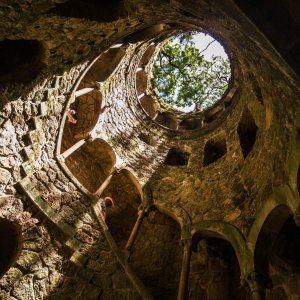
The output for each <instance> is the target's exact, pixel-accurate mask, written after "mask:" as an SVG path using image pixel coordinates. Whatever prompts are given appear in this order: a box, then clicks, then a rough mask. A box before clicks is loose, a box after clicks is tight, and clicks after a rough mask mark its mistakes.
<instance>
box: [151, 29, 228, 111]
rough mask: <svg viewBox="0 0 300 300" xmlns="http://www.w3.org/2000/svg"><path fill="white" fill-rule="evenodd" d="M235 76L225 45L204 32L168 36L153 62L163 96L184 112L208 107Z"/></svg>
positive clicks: (155, 81)
mask: <svg viewBox="0 0 300 300" xmlns="http://www.w3.org/2000/svg"><path fill="white" fill-rule="evenodd" d="M230 76H231V67H230V61H229V58H228V56H227V54H226V52H225V50H224V48H223V46H222V45H221V44H220V43H219V42H218V41H217V40H216V39H214V38H213V37H211V36H210V35H208V34H204V33H201V32H195V31H193V32H185V33H181V34H178V35H175V36H172V37H171V38H168V39H167V40H165V41H164V42H163V43H162V44H161V45H160V47H159V50H158V53H157V56H156V58H155V61H154V66H153V84H154V88H155V90H156V93H157V94H158V96H159V97H160V98H161V100H162V101H163V102H164V103H166V104H167V105H170V106H171V107H173V108H175V109H177V110H180V111H182V112H186V113H187V112H191V111H204V110H206V109H208V108H210V107H212V106H213V105H214V104H215V103H217V102H218V101H219V100H220V99H221V98H222V96H223V95H224V93H225V91H226V89H227V87H228V84H229V81H230Z"/></svg>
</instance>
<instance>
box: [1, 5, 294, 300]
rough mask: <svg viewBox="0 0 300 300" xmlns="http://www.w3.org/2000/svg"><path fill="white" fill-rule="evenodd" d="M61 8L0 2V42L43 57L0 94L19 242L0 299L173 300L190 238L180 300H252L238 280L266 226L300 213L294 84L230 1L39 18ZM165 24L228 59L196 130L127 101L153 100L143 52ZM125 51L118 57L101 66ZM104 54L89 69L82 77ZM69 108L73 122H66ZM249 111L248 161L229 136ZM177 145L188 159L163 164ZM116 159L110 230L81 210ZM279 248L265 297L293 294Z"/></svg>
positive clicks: (4, 186)
mask: <svg viewBox="0 0 300 300" xmlns="http://www.w3.org/2000/svg"><path fill="white" fill-rule="evenodd" d="M64 2H67V1H61V0H55V1H50V0H43V1H42V0H39V1H31V0H28V1H26V2H21V3H20V2H19V1H15V0H9V1H5V3H1V1H0V37H1V39H0V43H1V41H3V40H4V39H10V40H16V39H32V40H38V41H39V42H41V43H42V45H43V47H44V51H45V53H44V57H43V58H42V60H43V61H42V63H43V68H42V70H41V71H40V73H39V75H38V76H37V78H36V79H34V80H33V81H32V82H30V83H28V84H19V83H11V84H9V85H7V86H2V85H1V87H0V218H3V219H6V220H9V221H12V222H13V223H14V224H16V226H17V227H18V228H19V229H20V230H21V233H22V240H21V241H20V245H19V246H20V249H19V250H20V251H19V253H18V256H17V257H16V258H15V261H14V262H13V264H12V265H11V266H9V267H10V268H9V270H8V271H7V272H6V273H5V274H4V276H3V277H1V278H0V299H3V300H6V299H9V300H11V299H12V300H15V299H17V300H31V299H32V300H39V299H142V298H147V297H146V296H147V293H145V290H146V291H149V294H152V296H153V298H154V299H175V298H176V297H177V289H178V285H179V277H180V271H181V261H182V247H181V246H180V240H181V239H182V240H185V239H191V238H192V236H193V239H192V248H193V253H192V256H191V265H190V275H189V281H190V285H189V288H188V291H187V299H239V297H240V295H243V297H245V298H244V299H251V296H250V294H251V292H250V291H249V287H247V285H245V286H244V287H242V286H241V285H240V282H239V277H240V276H241V278H242V279H244V277H245V278H246V277H247V276H248V275H249V273H250V272H254V271H257V270H256V269H257V268H258V266H257V265H255V257H256V256H255V255H257V254H256V253H255V246H256V245H255V242H256V238H257V236H258V235H259V233H260V232H261V231H262V229H263V228H264V227H263V224H264V221H265V219H266V218H267V216H268V215H269V213H270V212H272V209H273V208H275V207H277V206H280V205H285V206H287V207H289V209H290V216H292V215H293V214H296V213H297V207H298V204H299V187H298V189H297V172H298V176H299V171H297V170H298V168H299V162H300V157H299V153H300V145H299V140H300V139H299V136H300V130H299V128H300V120H299V115H300V105H299V101H300V100H299V77H297V75H296V74H295V73H294V72H293V70H292V69H291V68H290V66H289V65H288V64H287V63H286V62H285V60H284V59H283V58H282V57H281V56H280V54H279V53H278V52H277V51H276V50H275V49H274V48H273V46H272V45H271V44H270V43H269V41H268V40H267V39H266V38H265V37H264V36H263V35H262V34H261V33H260V31H259V30H258V29H256V27H255V26H254V25H253V24H251V22H250V21H249V20H248V19H247V18H246V17H245V15H244V14H243V13H242V11H240V10H239V9H238V7H237V6H236V5H235V4H234V2H233V1H228V3H219V2H218V1H216V0H210V1H208V0H189V1H180V0H176V1H175V0H174V1H173V0H172V1H165V0H160V1H159V0H155V1H151V2H149V1H143V0H138V1H133V0H124V9H125V12H126V13H125V14H122V15H120V16H119V17H117V18H116V19H114V20H112V21H110V22H107V21H101V19H100V20H99V21H96V20H88V19H80V18H72V17H64V16H59V15H54V14H53V13H50V12H49V11H50V9H52V8H53V7H54V6H55V5H57V4H59V3H64ZM70 2H71V1H70ZM74 3H75V4H76V1H75V2H74ZM75 4H74V5H75ZM162 20H164V22H165V23H167V24H169V25H167V26H166V28H167V29H170V28H171V27H172V26H173V25H172V24H179V25H178V26H179V27H182V28H185V26H186V27H187V28H190V27H189V26H193V28H194V27H197V28H199V29H200V28H203V29H206V30H208V31H209V32H210V33H211V34H213V35H215V36H216V37H218V38H219V39H220V41H221V42H223V43H224V45H225V47H226V49H228V50H229V51H230V53H231V55H232V57H233V61H232V63H233V68H234V70H235V76H236V78H234V79H235V81H236V83H237V84H238V89H237V90H236V92H235V93H234V94H233V96H232V98H233V99H232V103H231V105H230V106H229V107H228V108H227V110H226V111H225V112H224V113H223V114H222V115H221V116H220V118H217V119H216V120H214V121H212V122H211V124H208V126H207V127H205V128H202V129H197V130H192V131H176V130H169V129H167V128H165V127H164V126H161V125H159V124H158V123H159V122H158V121H157V122H156V121H153V118H154V116H152V115H151V114H149V113H148V114H147V113H145V111H144V109H145V110H147V108H145V106H143V105H141V103H142V102H140V101H139V99H138V97H139V95H140V94H142V93H145V94H146V97H148V93H149V91H148V88H149V82H148V83H147V76H148V80H149V76H150V75H149V70H150V69H151V68H150V66H149V64H151V53H152V52H151V51H152V50H153V49H151V51H150V54H149V53H148V54H149V55H147V53H146V54H145V52H146V51H147V48H148V47H149V45H150V44H151V43H152V40H153V39H154V38H155V37H156V36H159V34H160V33H161V32H160V31H159V30H161V29H162V28H163V29H162V30H165V29H164V28H165V27H164V26H157V27H155V28H154V29H153V27H151V26H152V25H153V24H161V23H162ZM188 24H189V25H188ZM147 27H150V30H149V29H146V31H145V30H144V29H145V28H147ZM151 28H152V31H151ZM143 30H144V31H143ZM147 30H148V31H147ZM153 32H154V33H153ZM162 32H163V31H162ZM120 41H122V42H123V45H122V46H121V47H120V48H119V49H121V50H114V51H112V52H110V53H113V54H110V55H112V56H110V55H109V54H108V55H107V56H104V55H105V54H103V53H105V51H107V50H108V48H109V47H110V46H111V45H113V44H116V43H118V42H120ZM150 47H151V45H150ZM109 51H111V50H109ZM100 54H101V55H103V58H102V59H103V60H102V61H101V56H100V58H99V60H98V63H99V65H98V68H99V69H100V71H99V74H98V73H97V72H96V71H95V73H94V72H91V73H90V74H89V73H87V74H89V76H90V78H89V77H88V76H86V77H84V75H85V71H86V69H87V67H88V66H89V65H90V64H91V63H92V61H93V60H94V59H95V58H96V57H98V55H100ZM141 59H142V61H141ZM148 61H149V64H148V63H147V62H148ZM32 67H34V66H32ZM139 67H143V68H144V70H142V71H139V72H137V68H139ZM95 70H98V69H97V68H95ZM16 76H17V75H16ZM97 76H98V77H97ZM82 79H84V80H86V81H84V80H82ZM92 79H93V80H92ZM96 81H99V82H100V83H103V84H102V85H101V84H100V85H99V91H94V92H93V93H92V94H89V95H88V96H80V97H79V98H78V99H77V100H75V102H74V103H73V104H71V102H72V98H73V96H74V91H75V90H76V89H77V90H78V89H81V88H84V87H86V86H89V84H95V82H96ZM0 84H1V83H0ZM94 94H96V96H95V97H91V95H94ZM93 99H94V100H93ZM73 100H74V99H73ZM92 101H95V102H93V103H92ZM86 104H88V105H86ZM72 106H74V107H75V108H76V110H77V115H76V117H77V118H78V123H76V124H71V123H68V121H66V112H67V110H68V108H69V107H71V108H72ZM245 112H247V113H249V114H250V115H251V116H252V118H253V120H254V122H255V125H256V126H257V128H258V129H257V133H256V139H255V143H254V145H253V148H252V149H251V151H250V152H249V154H248V155H247V157H246V158H245V157H244V155H243V150H242V146H241V144H240V139H239V135H238V126H239V124H240V122H241V119H242V116H243V114H244V113H245ZM91 128H94V129H95V130H94V134H95V136H94V137H93V138H95V139H94V140H93V141H87V142H86V144H85V145H84V146H82V147H81V148H80V149H79V150H77V151H75V152H74V153H73V154H72V155H71V156H69V157H68V158H67V159H65V160H64V161H63V163H62V160H61V158H60V154H61V153H63V151H65V150H67V149H68V148H69V147H70V146H72V145H73V144H75V143H76V142H77V141H78V139H79V136H80V138H81V137H86V135H87V134H88V132H90V130H91ZM76 134H79V135H77V137H76ZM223 138H224V139H225V141H226V153H225V154H224V155H223V156H222V157H221V158H220V159H218V160H216V161H214V162H213V163H211V164H209V165H207V166H203V161H204V147H205V144H206V143H207V141H210V140H218V139H223ZM174 147H175V148H176V149H188V151H189V153H190V156H189V160H188V163H187V164H186V165H181V166H171V165H167V164H165V163H164V161H165V159H166V156H167V154H168V152H169V150H170V149H171V148H174ZM114 155H115V156H116V159H120V160H121V161H122V162H123V164H124V165H125V166H126V170H121V171H120V172H119V173H118V174H117V175H114V176H113V179H112V180H111V183H110V184H109V185H108V187H107V188H106V189H105V191H104V193H103V196H109V197H112V198H113V200H114V203H115V205H114V207H113V208H111V209H108V213H107V220H106V224H107V226H106V225H105V224H104V223H103V222H101V221H99V218H97V216H96V214H95V213H94V211H93V209H92V202H93V200H94V198H93V197H92V193H93V192H95V191H96V190H97V188H99V186H100V185H101V183H102V182H103V181H104V180H105V178H106V177H107V176H108V174H109V172H110V170H111V168H112V167H113V165H114V163H115V161H114V160H116V159H114ZM132 177H134V178H135V180H133V179H132ZM298 185H299V179H298ZM141 204H142V206H143V207H144V209H146V210H151V211H150V212H149V213H148V211H147V215H146V217H145V219H144V221H143V224H142V226H141V228H140V230H139V232H138V236H137V239H136V241H135V243H134V245H133V249H132V252H131V253H130V255H129V253H128V252H126V250H125V245H126V242H127V240H128V237H129V235H130V232H131V230H132V228H133V226H134V223H135V220H136V218H137V212H138V208H139V207H140V206H141ZM275 223H276V222H275ZM198 231H199V232H201V234H202V235H201V237H199V238H198V237H197V238H194V233H195V232H198ZM212 237H213V238H220V237H221V238H222V239H227V240H228V243H229V244H231V246H228V245H227V244H226V245H225V246H224V245H221V246H220V244H219V243H218V242H215V241H214V240H213V239H212V240H210V239H211V238H212ZM4 239H5V238H4ZM206 239H207V244H206V242H205V241H206ZM241 241H242V242H241ZM210 243H211V244H210ZM197 244H199V245H200V246H198V248H197V247H196V245H197ZM222 247H225V248H224V249H230V250H228V253H229V254H230V255H228V256H226V255H225V254H224V253H223V254H222V253H220V249H223V248H222ZM230 247H231V248H230ZM216 248H217V249H219V250H215V249H216ZM196 249H198V250H199V251H198V250H196ZM238 249H242V250H240V252H239V251H237V250H238ZM224 251H225V250H224ZM226 251H227V250H226ZM226 251H225V252H226ZM226 253H227V252H226ZM278 253H279V252H278ZM278 253H277V254H276V255H277V256H276V255H275V257H272V260H270V267H269V274H268V276H269V277H270V278H271V280H272V283H273V287H271V288H270V287H269V289H267V290H266V299H273V298H278V299H297V295H299V294H300V291H299V280H300V279H299V278H300V277H299V270H297V269H296V267H295V266H293V264H289V263H287V262H286V261H282V257H281V256H280V253H279V254H278ZM231 263H232V265H233V266H234V267H230V266H231ZM239 264H240V268H239V267H238V265H239ZM280 266H281V267H280ZM132 274H135V276H136V277H134V276H133V275H132ZM224 274H225V275H224ZM226 274H233V275H232V278H233V279H228V275H226ZM287 274H292V275H287ZM262 275H265V274H262ZM232 293H234V294H232Z"/></svg>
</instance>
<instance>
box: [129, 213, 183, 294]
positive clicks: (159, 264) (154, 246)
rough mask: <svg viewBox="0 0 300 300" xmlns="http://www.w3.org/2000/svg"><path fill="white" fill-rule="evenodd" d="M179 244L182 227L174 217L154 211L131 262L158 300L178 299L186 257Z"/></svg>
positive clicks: (146, 222) (144, 226) (144, 225)
mask: <svg viewBox="0 0 300 300" xmlns="http://www.w3.org/2000/svg"><path fill="white" fill-rule="evenodd" d="M179 242H180V228H179V226H178V224H176V222H175V221H174V220H172V219H171V218H170V217H168V216H166V215H164V214H162V213H160V212H159V211H152V212H150V214H149V216H148V217H147V218H145V219H144V221H143V227H142V228H141V231H140V234H139V236H138V238H137V241H136V243H135V245H134V248H133V251H132V254H131V257H130V262H131V264H132V266H133V268H134V270H135V271H136V272H137V274H138V275H139V276H140V277H141V278H142V280H143V282H144V283H145V285H146V286H147V287H148V288H149V289H150V290H151V292H152V295H153V297H154V299H174V298H176V295H177V291H178V283H179V275H180V267H181V256H182V254H181V246H180V245H179ZM146 257H147V259H145V258H146Z"/></svg>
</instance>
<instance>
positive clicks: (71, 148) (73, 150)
mask: <svg viewBox="0 0 300 300" xmlns="http://www.w3.org/2000/svg"><path fill="white" fill-rule="evenodd" d="M88 141H92V138H91V136H90V135H88V137H87V138H85V139H82V140H80V141H78V142H77V143H75V144H74V145H73V146H71V147H70V148H69V149H67V150H66V151H65V152H64V153H62V154H61V155H60V157H61V158H63V159H66V158H67V157H68V156H70V155H71V154H72V153H73V152H75V151H76V150H77V149H79V148H80V147H81V146H82V145H84V144H85V143H86V142H88Z"/></svg>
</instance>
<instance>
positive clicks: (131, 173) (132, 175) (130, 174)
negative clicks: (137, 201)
mask: <svg viewBox="0 0 300 300" xmlns="http://www.w3.org/2000/svg"><path fill="white" fill-rule="evenodd" d="M122 171H123V172H124V173H125V174H127V175H128V177H129V178H130V179H131V181H132V183H133V185H134V186H135V187H136V189H137V190H138V191H139V193H140V196H141V201H142V202H143V199H144V197H143V189H142V186H141V183H140V181H139V180H138V178H137V177H136V175H135V173H134V171H133V170H132V169H131V168H130V167H125V168H124V169H123V170H122Z"/></svg>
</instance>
